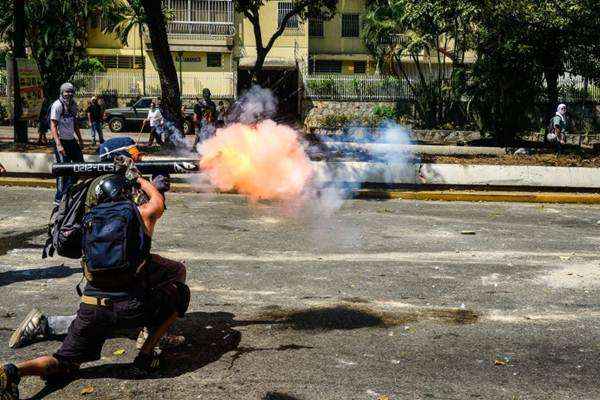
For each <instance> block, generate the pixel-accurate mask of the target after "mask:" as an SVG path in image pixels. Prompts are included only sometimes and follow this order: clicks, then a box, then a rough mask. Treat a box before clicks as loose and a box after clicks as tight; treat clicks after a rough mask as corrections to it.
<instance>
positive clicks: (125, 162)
mask: <svg viewBox="0 0 600 400" xmlns="http://www.w3.org/2000/svg"><path fill="white" fill-rule="evenodd" d="M114 163H115V167H116V170H117V171H119V172H121V171H123V172H124V173H125V178H126V179H127V180H128V181H131V182H135V181H136V180H137V178H139V177H141V176H142V174H141V173H140V171H138V169H137V168H136V167H135V163H134V162H133V160H132V159H131V158H129V157H125V156H116V157H115V161H114Z"/></svg>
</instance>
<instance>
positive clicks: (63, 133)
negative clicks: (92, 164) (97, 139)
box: [50, 82, 83, 206]
mask: <svg viewBox="0 0 600 400" xmlns="http://www.w3.org/2000/svg"><path fill="white" fill-rule="evenodd" d="M74 95H75V87H74V86H73V85H72V84H71V83H68V82H66V83H63V84H62V85H61V86H60V97H59V98H58V100H56V101H55V102H54V103H52V107H51V108H50V130H51V131H52V137H53V138H54V157H55V159H56V162H57V163H67V162H83V153H82V152H81V148H82V147H83V139H82V138H81V132H80V131H79V124H78V123H77V104H76V103H75V100H74V99H73V96H74ZM75 136H77V139H78V140H75ZM75 182H77V178H74V177H62V176H60V177H57V178H56V194H55V196H54V204H55V205H56V206H58V204H59V203H60V200H61V199H62V197H63V195H64V194H65V193H66V192H67V191H68V190H69V188H70V187H71V186H72V185H73V184H75Z"/></svg>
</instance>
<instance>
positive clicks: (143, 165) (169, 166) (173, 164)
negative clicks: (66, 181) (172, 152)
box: [52, 159, 200, 177]
mask: <svg viewBox="0 0 600 400" xmlns="http://www.w3.org/2000/svg"><path fill="white" fill-rule="evenodd" d="M135 166H136V168H137V169H138V170H139V171H140V173H141V174H143V175H152V174H155V173H161V172H162V173H169V174H189V173H197V172H200V162H199V161H198V160H194V159H185V160H184V159H179V160H153V161H140V162H137V163H135ZM115 172H116V167H115V165H114V163H113V162H82V163H56V164H52V175H54V176H76V177H93V176H100V175H105V174H111V173H115Z"/></svg>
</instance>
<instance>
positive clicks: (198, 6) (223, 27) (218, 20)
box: [167, 0, 235, 46]
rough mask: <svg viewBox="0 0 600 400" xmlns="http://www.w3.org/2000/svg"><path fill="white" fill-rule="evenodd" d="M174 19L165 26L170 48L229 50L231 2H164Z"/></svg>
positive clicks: (189, 0)
mask: <svg viewBox="0 0 600 400" xmlns="http://www.w3.org/2000/svg"><path fill="white" fill-rule="evenodd" d="M167 6H168V7H169V8H170V9H172V10H173V13H174V18H173V19H172V20H171V21H170V22H169V23H168V24H167V34H168V36H169V43H170V44H171V45H175V46H177V45H184V46H185V45H208V46H211V45H212V46H215V45H216V46H219V45H222V46H230V45H231V44H233V35H234V34H235V25H234V12H233V1H231V0H167Z"/></svg>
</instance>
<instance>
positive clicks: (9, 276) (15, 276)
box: [0, 264, 82, 287]
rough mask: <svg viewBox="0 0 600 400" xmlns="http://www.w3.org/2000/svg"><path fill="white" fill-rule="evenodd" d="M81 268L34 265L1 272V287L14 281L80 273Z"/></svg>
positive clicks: (56, 277)
mask: <svg viewBox="0 0 600 400" xmlns="http://www.w3.org/2000/svg"><path fill="white" fill-rule="evenodd" d="M81 271H82V270H81V268H71V267H67V266H65V265H64V264H61V265H54V266H51V267H37V268H36V267H33V268H28V269H20V270H17V271H7V272H0V287H2V286H6V285H10V284H12V283H19V282H26V281H35V280H38V279H59V278H66V277H68V276H71V275H73V274H78V273H80V272H81Z"/></svg>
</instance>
